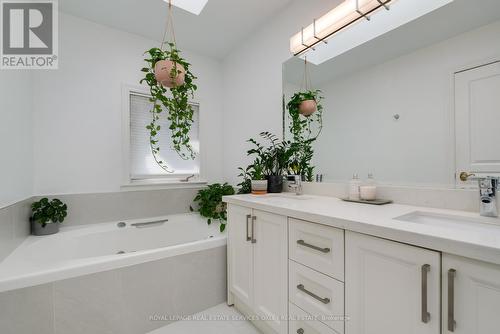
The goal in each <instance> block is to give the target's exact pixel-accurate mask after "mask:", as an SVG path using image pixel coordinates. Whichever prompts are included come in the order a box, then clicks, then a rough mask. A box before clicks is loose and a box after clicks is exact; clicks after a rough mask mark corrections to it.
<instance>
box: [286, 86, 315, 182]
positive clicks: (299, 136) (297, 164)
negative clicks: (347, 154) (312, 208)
mask: <svg viewBox="0 0 500 334" xmlns="http://www.w3.org/2000/svg"><path fill="white" fill-rule="evenodd" d="M322 99H323V97H322V96H321V91H320V90H314V91H312V90H306V91H303V92H297V93H295V94H294V95H293V96H292V98H291V99H290V101H289V102H288V104H287V109H288V114H289V115H290V126H289V130H290V132H291V134H292V145H293V146H295V154H294V156H293V157H292V162H291V164H290V169H291V172H292V173H294V174H298V175H302V176H304V177H305V179H306V180H307V181H312V179H313V174H314V166H311V160H312V158H313V155H314V150H313V147H312V145H313V143H314V142H315V141H316V139H317V138H318V137H319V135H320V134H321V131H322V129H323V106H322V105H321V100H322ZM307 100H314V101H315V102H316V104H317V110H316V112H315V113H314V114H312V115H310V116H303V115H301V113H300V104H301V103H302V102H303V101H307ZM313 124H317V127H316V129H313V127H312V125H313Z"/></svg>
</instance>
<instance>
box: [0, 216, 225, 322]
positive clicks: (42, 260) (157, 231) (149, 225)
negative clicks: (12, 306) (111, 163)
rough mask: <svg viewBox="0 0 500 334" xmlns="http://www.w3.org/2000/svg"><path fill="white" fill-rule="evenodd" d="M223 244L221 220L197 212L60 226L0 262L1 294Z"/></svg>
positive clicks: (223, 234) (31, 239)
mask: <svg viewBox="0 0 500 334" xmlns="http://www.w3.org/2000/svg"><path fill="white" fill-rule="evenodd" d="M225 245H226V234H225V233H220V231H219V224H218V223H215V222H214V223H212V224H211V225H208V224H207V222H206V220H205V219H203V218H202V217H201V216H200V215H198V214H197V213H185V214H178V215H169V216H163V217H154V218H148V219H136V220H127V221H115V222H110V223H99V224H91V225H81V226H71V227H68V226H64V227H61V231H60V232H59V233H57V234H54V235H50V236H43V237H37V236H29V237H28V238H27V239H26V240H25V241H24V242H23V243H22V244H21V245H20V246H19V247H17V248H16V249H15V250H14V251H13V252H12V253H11V254H10V255H9V256H8V257H7V258H5V259H4V260H3V261H2V262H1V263H0V292H3V291H8V290H14V289H20V288H25V287H29V286H34V285H39V284H45V283H49V282H53V281H58V280H63V279H68V278H73V277H77V276H82V275H88V274H93V273H97V272H101V271H106V270H112V269H118V268H122V267H125V266H131V265H136V264H140V263H144V262H149V261H155V260H160V259H164V258H170V257H175V256H178V255H183V254H187V253H192V252H198V251H203V250H208V249H212V248H215V247H222V246H225ZM0 332H1V331H0Z"/></svg>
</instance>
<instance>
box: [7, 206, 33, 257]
mask: <svg viewBox="0 0 500 334" xmlns="http://www.w3.org/2000/svg"><path fill="white" fill-rule="evenodd" d="M30 205H31V199H27V200H24V201H21V202H18V203H16V204H13V205H10V206H7V207H5V208H0V262H1V261H2V260H3V259H4V258H6V257H7V256H8V255H9V254H10V253H11V252H12V251H13V250H14V249H15V248H16V247H17V246H19V245H20V244H21V243H22V242H23V241H24V240H25V239H26V238H27V237H28V236H29V235H30V225H29V222H28V221H29V217H30V214H31V209H30Z"/></svg>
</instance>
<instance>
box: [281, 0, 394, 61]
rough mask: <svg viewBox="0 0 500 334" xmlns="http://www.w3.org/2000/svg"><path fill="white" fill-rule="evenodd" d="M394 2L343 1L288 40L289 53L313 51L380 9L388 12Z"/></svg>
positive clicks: (388, 0) (371, 0) (296, 53)
mask: <svg viewBox="0 0 500 334" xmlns="http://www.w3.org/2000/svg"><path fill="white" fill-rule="evenodd" d="M394 1H395V0H345V1H344V2H343V3H341V4H340V5H338V6H337V7H335V8H334V9H332V10H331V11H329V12H328V13H326V14H325V15H323V16H322V17H320V18H319V19H316V20H314V21H313V23H312V24H311V25H309V26H308V27H306V28H302V30H301V31H300V32H298V33H297V34H295V35H294V36H293V37H292V38H291V39H290V51H291V52H292V53H293V54H294V56H297V55H299V54H301V53H303V52H304V51H307V50H309V49H313V50H314V46H315V45H317V44H318V43H322V42H324V43H327V39H328V38H329V37H331V36H332V35H334V34H336V33H337V32H339V31H341V30H343V29H344V28H347V27H348V26H350V25H351V24H353V23H355V22H357V21H358V20H360V19H362V18H365V19H366V20H368V21H370V15H371V14H373V13H374V12H376V11H377V10H379V9H381V8H385V9H386V10H389V9H390V8H389V4H390V3H391V2H394Z"/></svg>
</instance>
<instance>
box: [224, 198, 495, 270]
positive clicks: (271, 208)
mask: <svg viewBox="0 0 500 334" xmlns="http://www.w3.org/2000/svg"><path fill="white" fill-rule="evenodd" d="M223 201H224V202H226V203H229V204H236V205H241V206H247V207H251V208H254V209H258V210H263V211H267V212H272V213H276V214H279V215H284V216H288V217H293V218H297V219H302V220H307V221H310V222H314V223H319V224H324V225H329V226H333V227H337V228H341V229H346V230H350V231H354V232H359V233H365V234H369V235H373V236H377V237H381V238H386V239H390V240H394V241H398V242H403V243H408V244H411V245H415V246H420V247H425V248H429V249H433V250H437V251H441V252H446V253H450V254H456V255H460V256H465V257H469V258H473V259H478V260H483V261H487V262H491V263H496V264H499V265H500V219H490V218H484V217H480V216H479V213H473V212H466V211H455V210H444V209H434V208H426V207H418V206H410V205H400V204H388V205H382V206H377V205H368V204H358V203H349V202H344V201H342V200H341V199H338V198H334V197H324V196H313V195H302V197H301V196H298V197H296V195H295V194H290V193H283V194H268V195H234V196H225V197H224V198H223ZM416 211H419V212H426V213H432V214H444V215H453V216H460V217H467V218H471V222H470V225H469V223H467V228H464V227H465V226H463V227H462V228H460V226H458V227H456V226H437V225H436V226H433V225H426V224H421V223H414V222H407V221H402V220H396V219H394V218H396V217H399V216H403V215H406V214H409V213H413V212H416ZM479 218H484V221H486V222H488V223H487V224H486V227H487V228H484V227H485V224H481V223H477V222H475V221H476V220H478V219H479Z"/></svg>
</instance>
